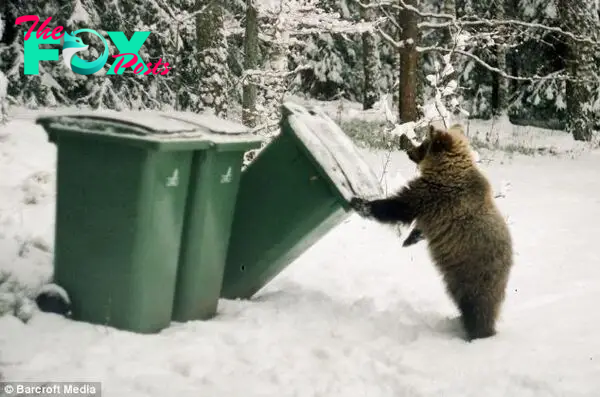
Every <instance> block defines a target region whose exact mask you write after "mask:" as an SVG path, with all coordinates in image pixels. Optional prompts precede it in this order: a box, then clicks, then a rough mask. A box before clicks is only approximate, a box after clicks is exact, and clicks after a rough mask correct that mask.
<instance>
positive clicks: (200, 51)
mask: <svg viewBox="0 0 600 397" xmlns="http://www.w3.org/2000/svg"><path fill="white" fill-rule="evenodd" d="M202 9H203V10H204V11H202V12H199V13H198V15H197V16H196V37H197V55H196V57H197V60H198V67H199V69H200V70H199V74H200V75H199V81H198V86H197V91H198V95H199V97H200V100H201V102H202V104H203V105H204V106H205V107H207V108H212V109H213V110H214V112H215V115H216V116H218V117H223V118H225V117H227V110H228V106H227V84H228V79H229V76H228V68H227V40H226V38H225V31H224V26H223V7H222V5H221V4H220V3H219V2H217V1H213V0H196V10H197V11H200V10H202ZM198 110H200V109H198Z"/></svg>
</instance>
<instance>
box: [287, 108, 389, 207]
mask: <svg viewBox="0 0 600 397" xmlns="http://www.w3.org/2000/svg"><path fill="white" fill-rule="evenodd" d="M283 117H284V119H286V120H287V122H288V123H289V126H290V127H291V129H292V130H293V132H294V133H295V134H296V136H297V137H298V139H299V140H300V141H301V142H302V143H303V145H304V146H305V148H306V149H307V151H308V152H309V154H310V155H311V157H312V158H313V160H314V161H315V162H316V163H317V164H318V166H319V167H320V168H321V169H322V171H323V172H324V173H325V174H326V176H327V177H328V178H329V179H330V180H331V182H332V183H333V184H334V185H335V187H336V189H337V191H338V192H339V194H340V195H341V196H342V197H343V198H344V199H345V200H346V201H347V202H349V201H350V200H351V199H352V198H353V197H356V196H358V197H365V198H375V197H381V196H382V195H383V189H382V187H381V183H380V182H379V179H378V178H377V176H376V175H375V173H374V172H373V170H372V169H371V167H369V165H368V164H367V163H366V161H365V160H364V158H363V156H362V155H361V154H360V152H359V151H358V149H357V147H356V146H355V145H354V143H353V142H352V140H351V139H350V137H348V135H346V134H345V133H344V132H343V131H342V129H341V128H340V127H339V126H338V125H337V124H336V123H335V122H334V121H333V120H332V119H331V118H329V116H327V115H326V114H325V113H323V112H321V111H319V110H317V109H315V108H312V109H306V108H304V107H302V106H300V105H297V104H294V103H291V102H285V103H284V104H283Z"/></svg>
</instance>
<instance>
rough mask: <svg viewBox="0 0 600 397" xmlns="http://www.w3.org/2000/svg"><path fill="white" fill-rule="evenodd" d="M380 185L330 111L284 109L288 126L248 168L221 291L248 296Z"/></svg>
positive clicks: (286, 106)
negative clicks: (352, 203) (357, 199)
mask: <svg viewBox="0 0 600 397" xmlns="http://www.w3.org/2000/svg"><path fill="white" fill-rule="evenodd" d="M382 194H383V191H382V188H381V184H380V182H379V180H378V178H377V177H376V176H375V174H374V173H373V171H372V170H371V169H370V167H369V166H368V165H367V164H366V162H365V161H364V159H363V158H362V156H361V155H360V153H359V152H358V150H357V148H356V147H355V146H354V144H353V143H352V141H351V140H350V138H349V137H348V136H347V135H346V134H345V133H344V132H343V131H342V130H341V129H340V128H339V127H338V126H337V125H336V124H335V123H334V122H333V121H332V120H331V119H330V118H329V117H327V116H326V115H325V114H323V113H320V112H318V111H315V110H309V109H306V108H304V107H302V106H300V105H296V104H293V103H285V104H284V106H283V107H282V119H281V132H280V134H279V135H278V136H277V137H276V138H275V139H274V140H273V141H271V142H270V143H269V144H268V145H267V146H266V147H265V148H264V149H263V150H262V151H261V152H260V153H259V155H258V156H257V157H256V158H255V159H254V161H253V162H252V163H250V165H249V166H248V167H247V168H246V169H245V170H244V171H243V172H242V177H241V181H240V187H239V192H238V198H237V204H236V208H235V215H234V219H233V225H232V230H231V238H230V241H229V248H228V253H227V262H226V266H225V275H224V278H223V287H222V290H221V296H222V297H224V298H228V299H236V298H241V299H248V298H250V297H252V296H253V295H254V294H255V293H256V292H258V291H259V290H260V289H261V288H262V287H263V286H265V285H266V284H267V283H268V282H269V281H270V280H272V279H273V278H274V277H275V276H277V275H278V274H279V273H280V272H281V271H283V270H284V269H285V268H286V267H287V266H288V265H289V264H291V263H292V262H293V261H294V260H295V259H296V258H298V257H299V256H300V255H301V254H302V253H304V252H305V251H306V250H307V249H308V248H310V247H311V246H312V245H313V244H314V243H315V242H317V241H318V240H319V239H320V238H321V237H323V236H324V235H325V234H326V233H327V232H329V231H330V230H331V229H332V228H333V227H335V226H336V225H338V224H339V223H340V222H342V221H343V220H344V218H346V217H347V216H348V215H349V212H350V204H349V202H350V200H351V199H352V197H354V196H360V197H380V196H381V195H382Z"/></svg>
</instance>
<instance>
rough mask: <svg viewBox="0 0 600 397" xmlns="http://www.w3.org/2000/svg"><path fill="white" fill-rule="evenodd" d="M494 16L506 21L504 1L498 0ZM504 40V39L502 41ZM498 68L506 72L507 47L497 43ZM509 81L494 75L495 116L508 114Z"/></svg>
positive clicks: (493, 98)
mask: <svg viewBox="0 0 600 397" xmlns="http://www.w3.org/2000/svg"><path fill="white" fill-rule="evenodd" d="M494 7H495V10H494V14H495V17H496V19H497V20H503V19H504V0H496V1H495V3H494ZM500 40H502V39H500ZM495 53H496V67H497V68H498V69H500V70H501V71H503V72H506V47H505V46H504V45H503V43H496V48H495ZM508 84H509V82H508V80H507V79H506V78H504V77H503V76H501V75H500V74H498V73H494V74H493V83H492V110H493V113H494V115H496V116H499V115H501V114H504V113H506V108H507V106H508V89H509V87H508Z"/></svg>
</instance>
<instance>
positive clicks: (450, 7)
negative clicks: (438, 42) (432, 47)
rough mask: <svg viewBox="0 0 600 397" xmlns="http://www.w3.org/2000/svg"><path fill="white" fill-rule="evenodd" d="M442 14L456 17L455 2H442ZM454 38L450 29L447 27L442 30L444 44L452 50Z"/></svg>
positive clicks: (447, 0)
mask: <svg viewBox="0 0 600 397" xmlns="http://www.w3.org/2000/svg"><path fill="white" fill-rule="evenodd" d="M442 11H443V13H444V14H448V15H452V16H454V17H456V0H444V8H443V10H442ZM453 42H454V38H453V37H452V28H451V27H450V26H449V27H447V28H446V29H444V44H446V45H449V46H450V48H452V45H453V44H454V43H453Z"/></svg>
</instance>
